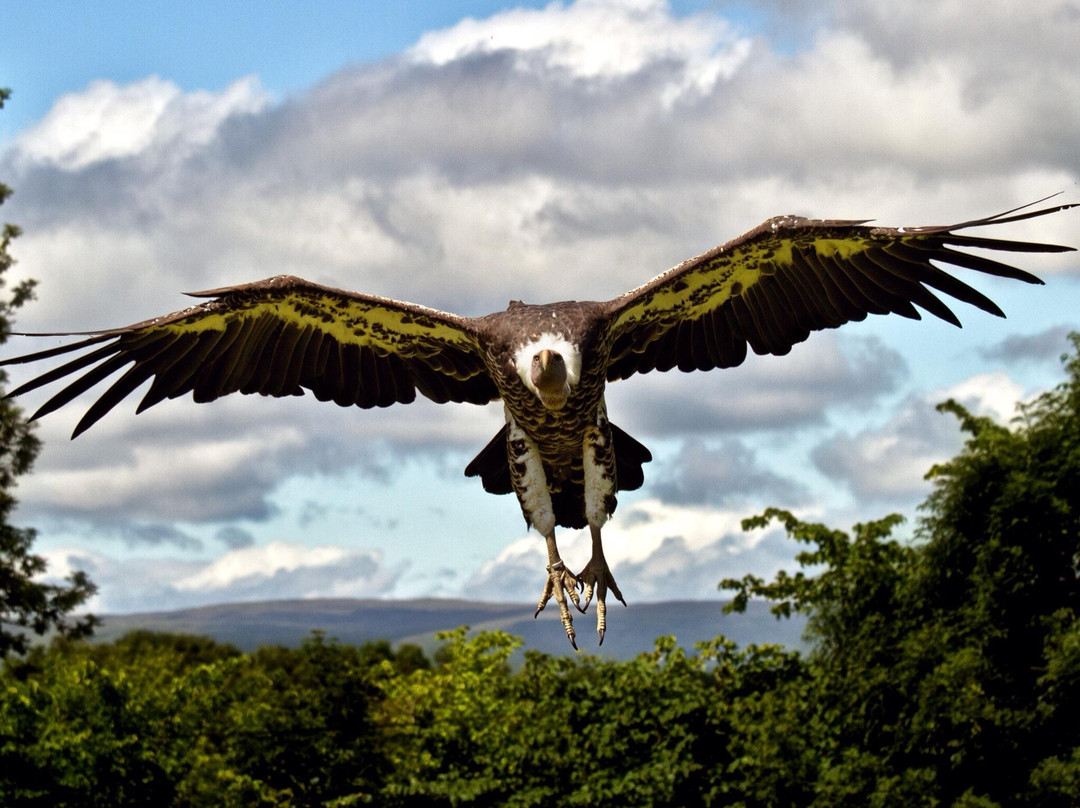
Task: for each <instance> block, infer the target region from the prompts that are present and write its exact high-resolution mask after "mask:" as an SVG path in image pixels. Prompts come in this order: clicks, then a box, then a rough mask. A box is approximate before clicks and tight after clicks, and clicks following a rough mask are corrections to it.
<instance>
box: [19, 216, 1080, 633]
mask: <svg viewBox="0 0 1080 808" xmlns="http://www.w3.org/2000/svg"><path fill="white" fill-rule="evenodd" d="M1034 204H1038V203H1033V205H1034ZM1031 207H1032V206H1031V205H1028V206H1023V207H1021V208H1014V209H1013V210H1009V211H1006V212H1004V213H1000V214H997V215H995V216H990V217H987V218H984V219H976V220H973V221H967V222H962V223H959V224H954V225H948V226H940V227H938V226H932V227H899V228H887V227H872V226H869V225H868V224H867V221H869V220H860V221H842V220H812V219H805V218H801V217H798V216H778V217H775V218H772V219H769V220H768V221H766V222H764V223H763V224H761V225H759V226H758V227H755V228H754V229H753V230H751V231H749V232H748V233H746V234H745V235H742V236H740V237H738V238H736V239H734V240H733V241H729V242H728V243H727V244H724V245H721V246H719V247H716V248H714V249H712V250H709V251H708V252H706V253H703V254H702V255H699V256H697V257H696V258H691V259H690V260H688V261H685V262H683V263H682V264H679V265H678V266H676V267H674V268H672V269H670V270H668V271H667V272H664V273H663V274H661V275H659V276H657V277H656V278H654V279H653V280H651V281H649V282H648V283H646V284H644V285H643V286H639V287H638V288H636V289H633V290H631V291H629V292H627V293H625V294H623V295H620V296H619V297H616V298H614V299H613V300H607V301H603V302H579V301H571V302H562V303H545V304H540V305H531V304H526V303H522V302H520V301H512V302H511V303H510V305H509V306H508V307H507V309H506V310H505V311H500V312H496V313H494V314H488V315H486V316H483V317H461V316H458V315H456V314H448V313H446V312H442V311H436V310H434V309H430V308H426V307H424V306H418V305H415V304H412V303H405V302H401V301H397V300H390V299H387V298H382V297H375V296H372V295H366V294H357V293H353V292H348V291H343V290H340V289H332V288H328V287H325V286H320V285H318V284H315V283H311V282H309V281H306V280H303V279H301V278H296V277H290V276H278V277H273V278H269V279H267V280H262V281H258V282H255V283H248V284H242V285H239V286H229V287H224V288H221V289H212V290H209V291H205V292H196V293H194V295H193V296H194V297H197V298H206V301H205V302H202V303H199V304H198V305H195V306H192V307H190V308H187V309H184V310H183V311H178V312H175V313H173V314H167V315H164V316H162V317H156V318H154V319H152V320H146V321H144V322H141V323H136V324H135V325H130V326H127V327H125V328H115V329H110V330H107V331H84V332H70V334H65V335H64V336H66V335H74V334H77V335H80V336H82V337H84V339H81V340H79V341H76V342H74V343H71V344H67V345H63V346H61V347H54V348H50V349H48V350H42V351H38V352H36V353H31V354H28V355H25V356H18V357H15V358H11V359H7V360H4V361H3V362H0V365H13V364H22V363H28V362H33V363H36V362H40V361H42V360H48V359H52V358H54V357H61V356H66V355H67V354H72V353H75V352H79V351H85V352H83V353H81V354H79V355H77V356H76V358H74V359H71V358H68V359H67V360H66V361H64V362H63V363H62V364H60V365H59V366H58V367H55V368H53V369H51V370H49V371H47V372H45V373H42V374H41V375H40V376H37V377H36V378H34V379H32V380H31V381H28V382H26V383H24V384H22V385H21V386H19V387H18V388H17V389H15V390H13V391H12V392H11V393H10V395H12V396H19V395H22V394H24V393H27V392H29V391H31V390H35V389H37V388H40V387H43V386H46V385H51V384H54V383H60V384H63V385H64V386H63V387H62V388H61V389H59V391H58V392H56V393H55V394H54V395H53V396H52V397H51V398H49V399H48V400H47V401H46V402H45V403H44V404H43V405H42V406H41V407H40V409H38V410H37V412H36V413H35V414H34V416H33V418H39V417H41V416H43V415H46V414H47V413H50V412H52V411H54V410H56V409H57V408H59V407H62V406H64V405H65V404H67V403H68V402H70V401H71V400H72V399H74V398H75V397H76V396H79V395H80V394H82V393H84V392H86V391H87V390H89V389H90V388H91V387H93V386H94V385H96V384H98V383H99V382H102V381H104V380H106V379H107V378H109V377H114V378H113V379H112V383H111V386H109V387H108V388H107V389H106V390H105V391H104V392H103V393H102V394H101V395H100V397H99V398H97V400H96V401H95V402H94V403H93V405H92V406H91V407H90V408H89V410H88V411H87V412H86V414H85V415H84V416H83V418H82V420H80V421H79V423H78V425H77V426H76V427H75V432H74V434H73V435H72V437H75V436H77V435H79V434H80V433H81V432H83V431H84V430H85V429H87V428H88V427H90V426H91V425H92V424H94V423H95V422H96V421H97V420H98V419H99V418H101V417H102V416H103V415H105V414H106V413H107V412H108V411H109V410H111V409H112V408H113V407H114V406H115V405H116V404H117V403H119V402H120V400H121V399H123V398H125V397H126V396H128V395H129V394H130V393H132V392H133V391H135V389H136V388H138V387H140V386H141V385H142V384H143V383H144V382H147V381H149V382H150V384H149V387H148V389H147V390H146V392H145V394H144V396H143V398H142V400H141V402H140V404H139V405H138V411H139V412H141V411H143V410H145V409H146V408H148V407H151V406H153V405H154V404H156V403H158V402H160V401H162V400H163V399H166V398H176V397H178V396H182V395H185V394H187V393H191V394H192V397H193V398H194V400H195V401H198V402H205V401H213V400H214V399H216V398H219V397H220V396H224V395H227V394H229V393H236V392H239V393H245V394H247V393H259V394H262V395H267V396H293V395H300V394H303V393H304V391H305V390H310V391H311V392H312V393H313V394H314V395H315V397H316V398H318V399H319V400H320V401H333V402H334V403H335V404H338V405H340V406H343V407H344V406H357V407H361V408H370V407H385V406H389V405H391V404H395V403H408V402H410V401H413V400H414V399H415V398H416V394H417V393H419V394H420V395H422V396H425V397H427V398H429V399H431V400H433V401H436V402H448V401H454V402H469V403H471V404H487V403H488V402H491V401H495V400H499V399H501V400H502V402H503V408H504V411H505V416H506V423H505V425H504V426H503V427H502V429H501V430H500V431H499V433H498V434H497V435H495V437H494V438H493V439H492V440H491V442H490V443H489V444H488V445H487V446H486V447H485V448H484V449H483V450H482V451H481V452H480V454H479V455H477V457H476V458H475V459H474V460H473V461H472V462H471V463H470V464H469V465H468V467H467V468H466V470H465V473H466V474H467V475H469V476H478V477H480V479H481V481H482V483H483V486H484V488H485V489H486V490H487V491H490V492H492V493H495V494H508V493H510V492H513V493H515V494H516V495H517V499H518V502H519V503H520V505H521V510H522V513H523V515H524V517H525V521H526V523H527V525H528V526H531V527H533V528H536V530H537V531H538V532H539V533H540V534H541V535H542V536H543V537H544V539H545V541H546V542H547V555H548V565H547V576H546V578H545V582H544V586H543V593H542V595H541V597H540V601H539V603H538V605H537V609H536V613H537V614H539V612H540V611H541V610H542V609H543V608H544V606H545V605H546V604H547V603H548V602H549V600H550V599H551V598H552V597H554V598H555V601H556V603H557V604H558V607H559V613H560V617H561V620H562V625H563V628H564V629H565V631H566V636H567V637H568V638H569V640H570V642H571V643H572V644H573V645H574V647H575V648H577V644H576V642H575V630H574V626H573V619H572V617H571V613H570V610H569V608H568V597H569V599H570V601H572V602H573V603H574V605H575V606H576V607H577V608H578V609H579V610H580V611H582V612H584V611H585V609H586V608H587V607H588V605H589V603H590V602H591V600H592V597H593V595H594V594H595V596H596V613H597V616H596V620H597V633H598V634H599V637H600V642H603V639H604V632H605V630H606V596H607V594H608V592H609V591H610V592H611V593H612V594H614V596H615V597H616V598H618V599H619V600H620V601H621V602H623V604H624V605H625V600H624V599H623V597H622V593H621V592H620V591H619V588H618V586H617V585H616V583H615V578H614V576H613V575H612V572H611V569H610V568H609V566H608V563H607V561H606V560H605V558H604V549H603V545H602V542H601V529H602V528H603V526H604V524H605V523H606V522H607V520H608V518H609V517H610V516H611V514H612V512H613V511H614V510H615V505H616V494H617V492H619V491H624V490H633V489H636V488H638V487H639V486H640V485H641V484H642V482H643V479H644V476H643V472H642V464H643V463H645V462H647V461H648V460H650V459H651V456H650V454H649V451H648V449H646V448H645V447H644V446H642V445H641V444H640V443H639V442H638V441H636V440H634V438H632V437H630V436H629V435H627V434H626V433H625V432H624V431H622V430H621V429H619V428H618V427H617V426H615V425H614V424H613V423H611V422H610V421H609V420H608V413H607V408H606V406H605V403H604V390H605V386H606V385H607V384H608V383H609V382H613V381H616V380H619V379H625V378H627V377H629V376H633V375H634V374H635V373H647V372H649V371H652V370H659V371H665V370H671V369H672V368H678V369H679V370H682V371H692V370H711V369H713V368H729V367H733V366H735V365H738V364H740V363H741V362H742V361H743V360H744V359H745V357H746V351H747V346H749V347H750V348H751V349H752V350H753V351H754V352H755V353H758V354H773V355H783V354H786V353H788V351H790V350H791V347H792V346H793V345H794V344H795V343H798V342H802V341H803V340H805V339H806V338H807V337H808V336H809V334H810V332H811V331H817V330H820V329H825V328H836V327H838V326H841V325H843V324H844V323H847V322H851V321H853V320H863V319H864V318H865V317H866V315H867V314H868V313H874V314H888V313H890V312H892V313H895V314H899V315H901V316H903V317H909V318H912V319H920V313H919V310H918V309H923V310H924V311H926V312H929V313H930V314H933V315H936V316H937V317H940V318H941V319H943V320H946V321H948V322H950V323H953V324H955V325H957V326H959V325H960V322H959V320H958V319H957V318H956V316H955V315H954V314H953V312H952V311H951V310H950V309H949V308H948V307H947V306H946V305H945V303H944V302H942V300H941V298H939V297H938V296H937V295H936V294H935V293H934V291H933V290H936V291H937V292H940V293H943V294H944V295H948V296H951V297H953V298H956V299H958V300H961V301H963V302H965V303H969V304H971V305H974V306H976V307H977V308H980V309H982V310H983V311H986V312H989V313H990V314H994V315H998V316H1002V317H1003V316H1004V314H1003V313H1002V311H1001V309H999V308H998V307H997V306H996V305H995V304H994V303H993V302H992V301H991V300H989V299H988V298H987V297H986V296H984V295H983V294H981V293H980V292H978V291H976V290H975V289H973V288H972V287H970V286H968V285H967V284H965V283H964V282H963V281H961V280H959V279H957V278H956V277H954V276H953V275H950V274H948V273H946V272H945V271H943V270H942V269H941V268H940V267H939V266H937V265H938V264H946V265H952V266H954V267H960V268H962V269H965V270H974V271H976V272H982V273H986V274H989V275H997V276H1002V277H1006V278H1013V279H1016V280H1018V281H1024V282H1026V283H1042V281H1040V280H1039V279H1038V278H1036V277H1035V276H1034V275H1031V274H1029V273H1028V272H1025V271H1024V270H1022V269H1018V268H1015V267H1012V266H1010V265H1008V264H1005V263H1002V262H1000V261H998V260H996V259H994V258H991V257H988V255H987V254H985V253H981V254H980V253H972V252H968V250H970V249H972V248H978V249H981V250H985V251H997V252H1016V253H1048V252H1063V251H1066V250H1070V249H1073V248H1071V247H1064V246H1056V245H1052V244H1039V243H1032V242H1024V241H1009V240H1004V239H997V238H988V237H985V236H983V235H971V234H967V233H965V232H963V231H966V230H968V229H970V228H975V227H982V226H998V225H1002V224H1006V223H1008V222H1016V221H1019V220H1022V219H1032V218H1035V217H1040V216H1045V215H1047V214H1050V213H1054V212H1056V211H1060V210H1064V209H1066V208H1070V207H1074V205H1068V204H1064V205H1058V206H1056V207H1051V208H1043V209H1039V210H1031ZM1021 211H1022V212H1021ZM916 307H918V308H916ZM51 336H58V335H57V334H53V335H51ZM72 377H73V378H72ZM557 526H564V527H569V528H584V527H586V526H587V527H588V528H589V530H590V532H591V536H592V557H591V559H590V560H589V562H588V563H587V564H586V565H585V567H584V569H582V570H581V571H580V572H578V573H577V574H574V573H572V572H571V571H570V570H568V569H567V568H566V566H565V565H564V563H563V560H562V558H561V557H560V556H559V549H558V545H557V543H556V539H555V528H556V527H557ZM579 593H580V594H579Z"/></svg>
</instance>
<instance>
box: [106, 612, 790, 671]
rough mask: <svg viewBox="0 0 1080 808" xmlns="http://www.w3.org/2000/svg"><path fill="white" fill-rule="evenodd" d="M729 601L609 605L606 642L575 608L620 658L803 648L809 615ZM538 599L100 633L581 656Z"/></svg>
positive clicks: (126, 623)
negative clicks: (480, 634) (490, 638)
mask: <svg viewBox="0 0 1080 808" xmlns="http://www.w3.org/2000/svg"><path fill="white" fill-rule="evenodd" d="M723 605H724V603H723V602H722V601H719V600H716V601H701V600H685V601H663V602H659V603H636V604H633V605H632V606H630V607H628V608H623V607H622V605H621V604H619V603H618V602H614V603H613V605H609V606H608V631H607V636H606V637H605V639H604V645H603V646H602V647H600V648H597V645H596V623H595V620H596V617H595V605H593V606H590V607H589V612H588V614H584V615H579V614H576V613H575V619H574V626H575V627H576V628H577V631H578V637H577V642H578V647H579V648H580V649H581V650H582V651H585V652H590V653H602V654H603V655H605V656H611V657H614V658H616V659H630V658H632V657H634V656H636V655H637V654H639V653H641V652H642V651H650V650H652V648H653V641H654V640H655V639H656V637H658V636H662V635H665V634H673V635H675V637H676V639H677V640H678V642H679V644H680V645H682V646H683V647H684V648H686V649H688V650H690V649H692V648H693V645H694V643H696V642H699V641H701V640H709V639H712V638H713V637H715V636H716V635H718V634H724V635H725V636H727V637H728V638H730V639H732V640H734V641H735V642H737V643H739V645H742V646H745V645H748V644H750V643H759V644H762V643H778V644H782V645H785V646H787V647H789V648H801V647H804V643H803V642H802V639H801V637H802V631H803V628H804V626H805V620H804V619H803V618H802V617H795V618H792V619H790V620H777V619H776V618H775V617H773V616H772V615H771V614H770V613H769V611H768V606H767V605H766V604H764V603H751V604H750V607H749V608H748V609H747V612H746V613H745V614H731V615H725V614H723V612H722V608H723ZM534 608H535V606H530V605H528V604H518V603H481V602H474V601H464V600H439V599H424V600H347V599H336V600H277V601H261V602H254V603H227V604H221V605H217V606H204V607H201V608H197V609H181V610H178V611H171V612H144V613H139V614H122V615H119V614H118V615H106V616H105V617H104V618H103V619H104V624H103V625H102V626H101V628H99V629H98V631H97V632H96V633H95V637H96V638H97V639H99V640H113V639H116V638H117V637H119V636H121V635H122V634H125V633H126V632H128V631H132V630H134V629H149V630H153V631H168V632H174V633H187V634H200V635H205V636H209V637H213V638H214V639H215V640H217V641H219V642H226V643H232V644H233V645H235V646H237V647H238V648H240V649H241V650H243V651H251V650H254V649H255V648H257V647H258V646H260V645H275V644H276V645H286V646H296V645H299V644H300V642H301V641H302V640H303V639H304V638H305V637H307V636H309V635H310V634H311V632H312V631H322V632H325V633H326V635H327V636H328V637H334V638H336V639H338V640H340V641H341V642H343V643H348V644H357V645H359V644H362V643H364V642H367V641H369V640H389V641H390V642H392V643H395V644H398V643H406V642H408V643H413V644H416V645H419V646H421V647H422V648H424V649H425V650H426V651H427V652H429V653H430V652H431V651H432V650H433V649H434V648H435V647H436V646H437V644H438V643H437V641H436V639H435V634H436V632H439V631H445V630H448V629H453V628H457V627H458V626H461V625H468V626H470V627H471V628H472V629H474V630H481V629H484V630H491V629H499V630H502V631H506V632H508V633H510V634H514V635H516V636H519V637H522V638H523V639H524V641H525V645H524V647H525V648H527V649H533V650H537V651H542V652H544V653H548V654H572V653H573V649H572V648H571V647H570V644H569V643H568V642H567V641H566V638H565V636H564V635H563V632H562V627H561V626H560V625H559V619H558V608H556V607H555V606H554V605H551V606H549V607H548V608H547V609H546V610H545V611H544V612H542V613H541V614H540V616H539V617H538V618H536V619H535V620H534V619H533V609H534Z"/></svg>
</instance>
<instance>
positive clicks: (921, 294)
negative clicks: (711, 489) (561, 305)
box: [607, 203, 1075, 381]
mask: <svg viewBox="0 0 1080 808" xmlns="http://www.w3.org/2000/svg"><path fill="white" fill-rule="evenodd" d="M1036 204H1037V203H1036ZM1025 207H1028V206H1025ZM1071 207H1075V205H1059V206H1057V207H1053V208H1046V209H1043V210H1035V211H1028V212H1026V213H1020V214H1016V211H1017V210H1021V208H1015V209H1014V210H1010V211H1006V212H1004V213H1000V214H998V215H996V216H990V217H988V218H985V219H977V220H975V221H970V222H962V223H960V224H954V225H947V226H943V227H900V228H888V227H867V226H866V225H865V222H864V221H825V220H814V219H803V218H800V217H797V216H778V217H776V218H773V219H770V220H768V221H767V222H764V223H763V224H761V225H759V226H758V227H756V228H754V229H753V230H751V231H750V232H749V233H746V234H745V235H743V236H740V237H739V238H737V239H735V240H734V241H731V242H728V243H727V244H724V245H722V246H720V247H716V248H715V249H712V250H710V251H709V252H707V253H705V254H703V255H699V256H698V257H697V258H691V259H690V260H688V261H685V262H684V263H682V264H680V265H679V266H677V267H675V268H673V269H670V270H668V271H667V272H665V273H664V274H662V275H660V276H658V277H656V278H654V279H653V280H651V281H649V282H648V283H646V284H645V285H644V286H640V287H638V288H637V289H634V290H632V291H630V292H627V293H626V294H624V295H622V296H620V297H617V298H615V299H614V300H611V301H609V302H608V304H607V305H608V307H609V316H610V317H611V323H612V328H613V331H614V344H613V348H612V352H611V356H610V360H609V363H608V380H609V381H614V380H616V379H622V378H626V377H627V376H630V375H632V374H634V373H647V372H648V371H650V370H670V369H671V368H674V367H678V368H679V370H683V371H690V370H710V369H712V368H716V367H732V366H734V365H738V364H740V363H741V362H742V361H743V360H744V359H745V358H746V346H747V344H749V345H750V347H751V348H752V349H753V350H754V352H755V353H758V354H776V355H781V354H786V353H787V352H788V351H790V350H791V346H792V345H794V344H795V343H797V342H802V341H803V340H805V339H806V338H807V337H808V336H809V335H810V332H811V331H817V330H820V329H824V328H836V327H838V326H840V325H843V324H844V323H847V322H851V321H852V320H863V319H865V317H866V315H867V313H874V314H888V313H889V312H893V313H895V314H899V315H902V316H904V317H909V318H912V319H916V320H917V319H921V317H920V314H919V312H918V310H917V309H916V308H915V306H919V307H920V308H922V309H925V310H926V311H928V312H930V313H931V314H934V315H936V316H938V317H940V318H941V319H943V320H947V321H948V322H950V323H953V324H955V325H957V326H959V325H960V321H959V320H958V319H957V318H956V315H954V314H953V313H952V311H950V310H949V308H948V306H946V305H945V304H944V303H943V302H942V301H941V300H940V299H939V298H938V297H937V296H936V295H935V294H934V293H933V292H932V291H930V288H933V289H936V290H938V291H939V292H943V293H944V294H946V295H950V296H952V297H955V298H957V299H958V300H962V301H964V302H965V303H970V304H972V305H974V306H977V307H978V308H980V309H982V310H983V311H986V312H989V313H991V314H996V315H998V316H1000V317H1004V316H1005V315H1004V314H1003V313H1002V311H1001V309H999V308H998V307H997V306H996V305H995V304H994V303H993V301H991V300H990V299H989V298H987V297H986V296H985V295H983V294H981V293H979V292H977V291H976V290H975V289H972V288H971V287H970V286H968V285H967V284H965V283H963V282H962V281H960V280H957V279H956V278H954V277H953V276H952V275H949V274H948V273H946V272H944V271H943V270H941V269H939V268H938V267H936V266H935V265H934V264H933V263H932V262H935V261H936V262H939V263H943V264H952V265H953V266H957V267H963V268H965V269H973V270H976V271H979V272H984V273H987V274H990V275H999V276H1002V277H1006V278H1015V279H1016V280H1021V281H1025V282H1027V283H1042V281H1040V280H1039V279H1038V278H1036V277H1035V276H1034V275H1031V274H1029V273H1027V272H1024V271H1023V270H1021V269H1016V268H1014V267H1011V266H1009V265H1007V264H1003V263H1001V262H1000V261H996V260H994V259H991V258H988V257H985V256H982V255H975V254H972V253H969V252H964V251H961V250H957V249H954V248H956V247H962V248H973V247H974V248H984V249H988V250H998V251H1005V252H1065V251H1068V250H1072V249H1074V248H1072V247H1061V246H1056V245H1052V244H1036V243H1031V242H1023V241H1006V240H1002V239H995V238H985V237H982V236H969V235H962V234H959V233H958V232H957V231H960V230H965V229H967V228H971V227H980V226H983V225H996V224H1004V223H1006V222H1015V221H1019V220H1021V219H1031V218H1034V217H1036V216H1045V215H1047V214H1049V213H1054V212H1056V211H1060V210H1065V209H1067V208H1071ZM1011 214H1015V215H1011Z"/></svg>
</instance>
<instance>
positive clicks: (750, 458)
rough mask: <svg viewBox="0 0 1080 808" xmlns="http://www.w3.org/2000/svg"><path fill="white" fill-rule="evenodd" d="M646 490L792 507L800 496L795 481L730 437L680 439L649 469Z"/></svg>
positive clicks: (665, 496) (696, 499) (670, 498)
mask: <svg viewBox="0 0 1080 808" xmlns="http://www.w3.org/2000/svg"><path fill="white" fill-rule="evenodd" d="M654 480H655V482H652V483H651V484H650V485H649V491H650V493H652V494H655V495H656V496H658V497H660V498H661V499H662V500H664V501H665V502H669V503H674V504H680V505H681V504H710V505H728V506H730V505H731V504H734V503H738V502H740V501H743V502H744V501H746V500H747V499H748V498H750V496H751V495H752V496H753V499H754V500H759V499H760V498H761V497H762V496H765V497H766V498H767V499H768V500H769V501H770V502H775V503H776V504H780V505H785V506H789V507H790V506H792V505H795V504H798V503H801V502H803V501H805V499H806V497H807V491H806V490H805V488H804V487H803V485H802V484H801V483H799V482H798V481H796V480H793V479H790V478H787V477H784V476H783V475H780V474H777V473H775V472H773V471H770V470H769V469H767V468H764V467H762V466H761V464H760V463H758V461H757V459H756V457H755V453H754V451H753V450H752V449H751V448H749V447H748V446H746V444H745V443H743V442H742V441H739V440H737V439H734V438H727V439H725V440H722V441H721V442H720V443H719V444H717V445H715V446H712V445H708V444H706V443H705V442H704V441H702V440H700V439H693V438H692V439H690V440H687V441H686V442H685V443H683V445H682V447H681V448H680V450H679V452H678V454H677V455H676V456H675V457H674V459H673V460H672V461H671V462H670V463H668V464H666V467H665V468H663V469H661V470H659V471H658V473H656V474H654Z"/></svg>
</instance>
